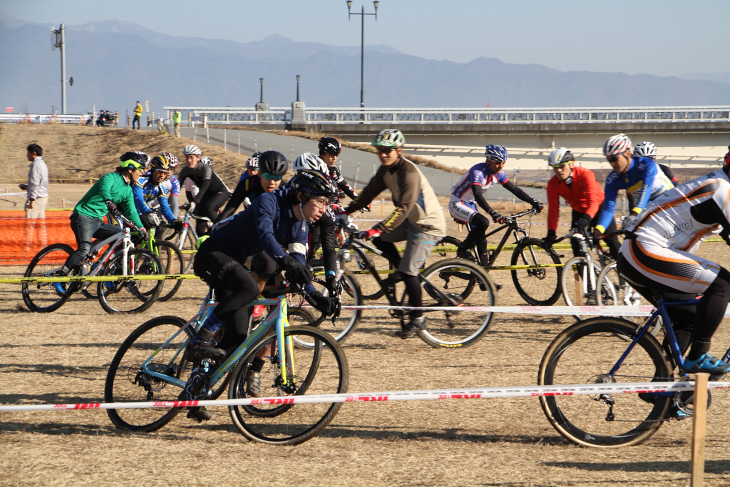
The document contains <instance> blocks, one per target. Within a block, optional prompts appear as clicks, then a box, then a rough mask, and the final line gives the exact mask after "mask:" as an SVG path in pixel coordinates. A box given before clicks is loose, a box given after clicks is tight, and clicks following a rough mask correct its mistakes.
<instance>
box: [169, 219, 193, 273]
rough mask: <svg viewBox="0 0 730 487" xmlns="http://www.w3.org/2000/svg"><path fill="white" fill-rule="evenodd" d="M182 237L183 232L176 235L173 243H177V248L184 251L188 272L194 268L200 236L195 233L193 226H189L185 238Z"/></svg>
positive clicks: (186, 271) (186, 270)
mask: <svg viewBox="0 0 730 487" xmlns="http://www.w3.org/2000/svg"><path fill="white" fill-rule="evenodd" d="M182 237H183V234H182V233H180V234H178V236H177V237H175V239H174V241H173V243H174V244H175V245H177V248H178V249H180V252H182V254H183V259H184V261H185V274H187V273H189V272H190V271H191V270H192V268H193V261H194V260H195V253H196V252H197V251H198V247H197V244H198V242H197V240H198V237H197V236H196V235H195V234H194V233H193V229H192V227H191V228H188V231H187V232H185V239H184V240H183V238H182Z"/></svg>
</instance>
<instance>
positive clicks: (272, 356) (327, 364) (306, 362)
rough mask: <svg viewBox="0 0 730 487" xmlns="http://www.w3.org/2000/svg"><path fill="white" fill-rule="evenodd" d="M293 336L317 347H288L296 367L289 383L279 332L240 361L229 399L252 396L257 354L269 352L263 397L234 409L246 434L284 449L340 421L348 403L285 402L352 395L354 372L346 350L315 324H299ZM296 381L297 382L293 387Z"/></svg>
mask: <svg viewBox="0 0 730 487" xmlns="http://www.w3.org/2000/svg"><path fill="white" fill-rule="evenodd" d="M284 335H285V338H286V339H289V338H291V339H292V340H293V339H296V340H301V341H304V342H313V343H315V346H314V348H312V349H302V348H296V347H292V346H288V347H286V350H287V354H291V356H290V358H291V360H292V367H291V368H289V370H290V371H291V370H293V371H295V372H296V373H295V374H290V372H288V375H289V376H288V377H287V382H288V384H283V383H282V382H283V381H282V378H281V367H280V365H279V361H280V359H281V358H282V357H280V356H279V351H278V347H277V339H276V333H273V334H268V335H266V336H265V337H264V338H263V339H262V340H261V341H259V342H258V343H257V344H256V345H255V346H254V347H252V348H251V349H250V350H249V351H248V353H246V354H245V355H244V357H243V358H242V359H241V360H240V362H239V363H238V365H237V366H236V368H235V370H234V371H233V372H232V380H231V384H230V386H229V387H228V398H229V399H239V398H245V397H247V393H246V375H247V374H248V371H249V369H250V367H251V363H252V361H253V359H254V357H256V355H257V354H258V355H260V354H262V353H263V354H264V362H265V363H264V366H263V369H262V370H261V372H260V377H261V394H262V396H263V397H277V398H280V399H274V400H270V401H266V400H262V401H261V402H260V403H259V404H255V405H251V406H230V407H229V408H228V409H229V413H230V415H231V419H232V420H233V424H234V425H235V426H236V428H237V429H238V431H240V432H241V434H242V435H243V436H245V437H246V438H248V439H249V440H252V441H258V442H261V443H269V444H278V445H296V444H299V443H302V442H304V441H307V440H308V439H310V438H312V437H313V436H315V435H317V434H319V433H320V432H321V431H322V430H323V429H324V428H325V427H326V426H327V425H328V424H329V423H330V421H332V419H333V418H334V416H335V414H337V411H339V409H340V406H341V405H342V403H325V404H282V403H283V402H286V401H282V400H281V398H295V399H296V397H297V396H303V395H305V394H306V395H315V394H337V393H343V392H347V384H348V381H349V369H348V366H347V359H346V358H345V354H344V352H343V351H342V348H340V346H339V345H338V344H337V342H336V341H335V340H334V339H333V338H332V337H331V336H329V335H328V334H326V333H324V332H322V331H320V330H317V329H316V328H312V327H310V326H293V327H287V328H286V329H285V330H284ZM292 382H293V383H292Z"/></svg>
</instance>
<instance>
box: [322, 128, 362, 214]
mask: <svg viewBox="0 0 730 487" xmlns="http://www.w3.org/2000/svg"><path fill="white" fill-rule="evenodd" d="M340 152H342V144H340V141H339V140H337V139H335V138H334V137H322V138H321V139H319V157H320V159H322V161H323V162H324V163H325V164H326V165H327V171H328V173H329V175H330V177H331V178H332V180H333V181H334V182H335V184H337V187H338V188H339V189H340V191H341V192H342V193H345V194H346V195H347V196H349V197H350V199H353V200H354V199H355V198H357V193H355V191H354V190H353V189H352V187H351V186H350V185H349V184H348V183H347V181H345V178H344V177H343V176H342V173H341V172H340V169H339V168H338V167H337V158H338V157H340Z"/></svg>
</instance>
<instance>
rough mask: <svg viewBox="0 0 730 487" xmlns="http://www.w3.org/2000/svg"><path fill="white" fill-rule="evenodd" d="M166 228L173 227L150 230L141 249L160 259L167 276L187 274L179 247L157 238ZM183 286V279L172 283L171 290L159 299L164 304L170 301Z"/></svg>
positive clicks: (164, 226) (161, 226) (166, 226)
mask: <svg viewBox="0 0 730 487" xmlns="http://www.w3.org/2000/svg"><path fill="white" fill-rule="evenodd" d="M165 228H172V227H171V226H170V225H160V226H159V227H156V228H152V229H150V232H149V237H148V238H147V240H143V241H142V243H141V244H140V245H139V247H140V248H142V249H146V250H149V251H150V252H152V253H153V254H155V255H156V256H157V257H159V259H160V263H162V266H163V267H164V269H165V274H185V259H184V258H183V254H182V252H181V251H180V249H179V248H178V247H177V245H175V244H174V243H173V242H169V241H167V240H162V239H156V238H155V235H156V234H157V233H158V229H159V230H164V229H165ZM160 233H161V232H160ZM181 285H182V279H176V280H174V281H172V282H171V284H170V286H171V289H170V290H169V291H167V292H166V293H161V294H160V297H159V298H157V299H158V300H159V301H163V302H164V301H167V300H169V299H170V298H172V297H173V296H174V295H175V293H177V291H178V290H179V289H180V286H181Z"/></svg>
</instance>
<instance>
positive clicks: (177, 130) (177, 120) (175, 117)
mask: <svg viewBox="0 0 730 487" xmlns="http://www.w3.org/2000/svg"><path fill="white" fill-rule="evenodd" d="M181 119H182V114H181V113H180V110H178V109H175V113H174V114H173V115H172V124H173V126H174V129H175V137H177V138H178V139H179V138H180V120H181Z"/></svg>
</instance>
